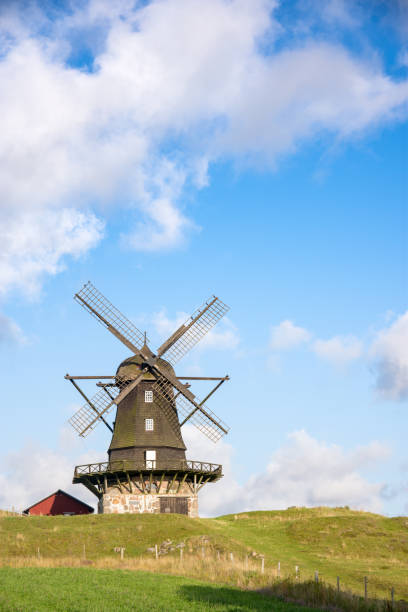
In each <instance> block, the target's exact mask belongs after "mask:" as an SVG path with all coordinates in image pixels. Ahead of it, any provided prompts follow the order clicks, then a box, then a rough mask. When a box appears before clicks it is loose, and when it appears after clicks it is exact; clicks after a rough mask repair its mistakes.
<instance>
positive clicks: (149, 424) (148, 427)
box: [145, 419, 154, 431]
mask: <svg viewBox="0 0 408 612" xmlns="http://www.w3.org/2000/svg"><path fill="white" fill-rule="evenodd" d="M153 429H154V422H153V419H145V430H146V431H153Z"/></svg>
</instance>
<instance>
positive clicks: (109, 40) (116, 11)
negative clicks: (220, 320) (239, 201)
mask: <svg viewBox="0 0 408 612" xmlns="http://www.w3.org/2000/svg"><path fill="white" fill-rule="evenodd" d="M6 4H7V3H6ZM17 4H18V3H17ZM133 4H134V3H131V2H127V1H123V2H115V3H113V4H112V3H109V2H105V1H104V2H101V1H100V0H98V1H91V2H89V3H86V4H81V3H80V4H77V5H76V7H75V8H74V9H73V10H72V11H71V14H69V15H68V14H63V12H62V11H61V12H60V13H58V12H57V11H55V20H54V21H53V22H52V21H50V20H49V19H48V17H47V16H46V14H45V12H44V11H42V10H41V3H38V4H32V5H31V8H30V13H29V18H27V14H26V13H24V14H23V13H22V12H21V13H19V9H18V6H17V5H13V6H12V7H11V8H7V7H5V8H2V15H1V17H2V18H1V23H0V45H1V46H2V48H1V49H0V52H1V60H0V82H1V83H2V87H1V95H0V134H1V137H0V158H1V164H0V203H1V204H0V225H1V226H2V227H4V226H7V227H9V230H8V231H7V232H6V238H7V237H8V238H9V239H6V240H5V242H3V244H2V247H1V253H2V255H1V257H2V268H3V269H2V278H4V280H5V284H4V287H5V289H4V291H6V290H8V289H9V288H12V287H17V286H19V287H23V288H26V289H27V290H28V291H33V290H34V289H35V287H36V286H38V284H39V283H40V282H41V277H42V275H43V274H50V273H51V274H55V273H56V272H57V271H58V270H59V269H60V268H61V261H62V260H63V259H64V258H66V256H76V255H77V254H78V253H83V252H86V251H87V250H88V249H90V248H92V246H94V245H95V244H96V242H97V241H98V240H100V239H101V236H102V232H101V229H100V226H99V227H98V226H97V220H96V219H97V217H98V216H100V215H102V214H103V215H104V216H105V217H109V215H110V214H113V212H111V210H110V208H114V209H116V208H117V207H120V208H122V209H123V210H125V211H126V214H127V217H128V223H127V225H128V227H129V230H128V235H127V236H126V237H125V238H124V240H125V241H126V243H127V244H128V245H129V246H130V247H131V248H135V249H139V250H147V251H151V250H158V249H161V248H166V249H168V248H174V247H176V246H178V245H180V244H182V243H183V242H184V240H185V238H186V235H188V234H190V233H191V231H194V228H195V225H194V222H193V221H192V220H191V219H189V217H188V215H187V214H186V212H185V211H184V210H183V208H182V207H181V205H180V202H181V199H182V196H183V193H184V190H185V188H186V187H187V186H190V185H193V186H195V187H196V188H197V187H200V186H202V185H204V184H206V181H207V180H208V174H207V168H208V164H210V163H211V162H213V161H215V160H217V159H219V158H220V157H223V158H229V159H231V158H242V159H247V158H248V157H249V158H251V157H252V156H254V157H258V156H261V157H262V158H264V159H266V160H268V161H270V162H271V163H274V162H275V160H276V159H277V158H278V157H279V156H281V155H282V154H286V153H290V152H292V151H294V150H296V149H297V148H298V147H299V146H300V145H301V143H303V142H304V141H305V140H307V139H310V138H314V137H316V136H317V135H321V134H322V133H329V134H332V135H334V136H335V137H338V138H348V137H351V136H354V135H355V134H360V133H361V132H362V131H363V130H365V129H366V128H368V127H370V126H374V125H376V124H378V123H379V122H384V121H389V120H393V119H398V118H399V117H401V116H402V115H401V113H402V112H403V110H402V109H403V107H404V105H405V104H406V102H407V99H408V84H407V83H406V82H403V81H393V80H392V79H390V78H389V77H388V76H387V75H386V74H385V73H384V72H383V71H382V69H381V67H380V66H378V65H377V64H375V63H374V62H373V63H370V62H368V61H361V60H360V59H358V58H357V57H356V56H353V55H352V54H351V53H349V52H348V51H347V50H346V49H345V48H343V47H342V46H340V45H339V44H330V43H322V42H315V41H313V40H312V39H310V38H309V39H302V42H301V43H299V44H296V41H295V42H293V41H292V46H291V47H290V48H286V49H285V48H284V49H283V50H280V51H276V50H274V48H273V43H274V41H275V40H276V38H277V36H278V35H279V32H280V31H281V29H280V25H279V24H278V23H277V22H276V20H275V18H274V16H273V9H274V8H275V6H276V5H277V3H276V2H274V1H272V0H269V1H268V0H207V2H204V3H203V2H200V0H160V1H159V0H155V1H152V2H150V3H149V4H147V5H143V4H144V3H142V4H137V5H136V8H135V9H134V10H132V6H133ZM343 5H344V3H342V2H340V0H337V1H336V2H334V1H332V2H331V3H330V7H331V8H330V11H331V15H332V16H333V15H334V17H336V19H337V20H339V16H340V17H342V16H343V17H342V18H343V22H344V14H345V12H344V10H343V8H342V7H343ZM23 10H24V11H26V7H24V9H23ZM266 38H267V39H268V45H269V48H270V49H271V51H270V53H269V54H268V55H264V54H262V52H261V50H260V49H261V47H262V46H261V45H259V42H260V41H262V40H265V39H266ZM86 44H87V45H89V49H91V52H92V53H93V54H94V62H93V65H92V66H91V70H89V69H88V68H89V67H80V68H75V67H74V65H73V59H72V58H73V56H74V55H75V53H77V54H79V55H80V53H79V51H80V50H81V45H86ZM84 55H85V54H84ZM73 206H75V209H76V210H74V209H73ZM91 209H92V210H93V215H94V216H92V214H91V212H90V210H91ZM61 210H65V211H67V210H71V212H70V213H69V214H70V215H71V220H72V218H73V216H74V215H77V217H76V222H75V221H73V223H74V225H75V223H76V224H78V223H79V225H80V226H81V229H79V228H78V229H77V232H79V234H80V235H81V236H79V235H78V237H77V238H76V239H74V241H73V242H74V245H73V246H72V247H69V246H65V248H60V247H59V246H58V241H57V240H53V239H52V238H49V237H48V236H47V246H46V247H45V250H46V252H47V256H43V254H42V253H41V252H39V251H41V249H40V246H39V245H40V244H41V242H42V238H43V237H44V236H46V234H47V232H51V235H52V234H53V233H54V232H57V233H58V231H59V230H57V227H58V225H59V223H62V224H63V220H62V219H61V218H60V219H59V222H57V218H58V214H61V215H62V216H63V215H64V214H68V213H66V212H65V213H58V211H61ZM79 211H82V212H79ZM78 215H84V217H83V218H82V221H79V217H78ZM95 215H96V216H95ZM40 217H41V222H40V221H39V218H40ZM47 217H50V219H51V222H50V224H51V226H52V227H51V228H50V227H48V225H47V221H46V219H47ZM26 219H28V221H25V220H26ZM21 223H22V225H23V226H24V227H25V228H26V231H28V229H27V225H31V224H32V223H33V229H32V231H30V232H29V237H28V238H24V237H22V236H21V232H19V230H18V228H19V226H20V224H21ZM72 231H73V230H72V229H68V230H66V233H64V231H60V234H59V237H62V242H63V243H64V244H65V245H66V244H67V242H70V237H71V236H72ZM14 232H15V233H16V235H17V236H18V239H19V240H20V241H21V240H22V242H23V243H24V255H23V256H22V258H20V260H19V262H18V265H19V266H20V269H21V274H20V272H18V273H15V274H13V272H12V270H11V268H10V261H11V260H12V256H13V253H14V252H15V250H14V247H13V246H12V241H11V240H10V237H9V235H12V234H14ZM31 272H33V274H34V280H33V281H31V278H32V276H31Z"/></svg>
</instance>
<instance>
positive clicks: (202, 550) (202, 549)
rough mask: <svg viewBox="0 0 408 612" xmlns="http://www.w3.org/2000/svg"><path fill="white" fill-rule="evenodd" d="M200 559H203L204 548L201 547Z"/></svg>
mask: <svg viewBox="0 0 408 612" xmlns="http://www.w3.org/2000/svg"><path fill="white" fill-rule="evenodd" d="M201 557H202V559H204V557H205V550H204V546H202V547H201Z"/></svg>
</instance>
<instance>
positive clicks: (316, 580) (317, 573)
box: [315, 570, 319, 582]
mask: <svg viewBox="0 0 408 612" xmlns="http://www.w3.org/2000/svg"><path fill="white" fill-rule="evenodd" d="M315 582H319V572H318V571H317V570H316V571H315Z"/></svg>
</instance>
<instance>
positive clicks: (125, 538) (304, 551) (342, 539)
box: [0, 508, 408, 609]
mask: <svg viewBox="0 0 408 612" xmlns="http://www.w3.org/2000/svg"><path fill="white" fill-rule="evenodd" d="M165 540H171V544H170V545H169V546H167V547H166V551H168V553H167V555H166V558H167V559H168V560H169V561H171V558H172V557H173V558H174V561H176V560H177V559H178V558H179V548H177V547H176V545H177V544H181V543H184V545H185V546H184V555H185V556H184V559H185V561H186V565H185V569H184V570H183V569H180V568H179V569H178V570H177V571H180V572H181V573H183V572H184V573H185V574H186V575H190V576H193V577H199V578H202V579H207V578H206V575H205V568H204V567H203V568H202V570H200V572H201V573H197V572H192V568H193V569H194V564H195V562H194V559H197V560H198V559H201V557H202V556H203V555H204V557H205V559H206V560H207V559H208V560H211V559H216V558H217V555H220V558H221V561H222V559H229V553H231V552H232V553H233V555H234V563H235V565H236V566H240V567H241V568H242V567H243V563H244V559H245V556H246V555H249V558H250V560H251V563H252V567H253V568H255V570H256V571H260V564H261V560H260V556H259V555H261V554H262V555H264V557H265V573H266V574H268V575H272V573H273V571H275V573H276V567H277V563H278V562H280V564H281V577H282V578H285V577H287V576H289V577H290V576H292V577H293V576H294V573H295V565H298V566H299V569H300V580H301V581H303V580H307V579H310V578H312V577H313V575H314V572H315V571H316V570H317V571H318V572H319V578H320V579H322V580H324V581H325V582H326V583H328V584H333V585H334V584H335V583H336V577H337V576H340V581H341V587H342V588H343V589H348V590H352V591H353V592H355V593H357V594H362V593H363V588H364V587H363V579H364V576H367V577H368V592H369V596H371V597H384V598H389V596H390V590H391V588H392V587H394V589H395V597H396V599H407V600H408V518H406V517H400V518H386V517H383V516H380V515H374V514H369V513H363V512H354V511H351V510H348V509H347V508H336V509H333V508H313V509H306V508H292V509H288V510H285V511H272V512H248V513H244V514H238V515H229V516H223V517H219V518H216V519H189V518H187V517H184V516H181V515H100V516H98V515H95V516H94V515H87V516H76V517H62V516H59V517H28V518H25V517H24V518H23V517H18V516H3V517H0V565H12V564H13V563H15V564H16V563H17V562H21V563H22V564H28V565H29V564H30V559H32V560H33V562H34V559H35V557H36V556H37V554H38V553H37V551H38V549H39V551H40V556H41V558H42V559H44V560H45V559H47V560H49V561H50V560H51V561H52V560H54V561H55V563H57V562H58V560H60V561H61V562H62V563H64V561H63V560H64V559H71V560H77V561H78V562H79V560H80V559H82V558H83V556H84V547H85V556H86V558H87V560H89V562H92V563H94V564H95V566H99V567H104V563H105V561H104V560H106V559H107V558H110V559H114V560H115V562H116V563H118V562H119V555H118V554H117V553H114V552H113V549H114V548H115V547H121V546H123V547H125V548H126V550H125V560H124V565H125V566H126V562H128V563H130V562H131V561H132V560H134V561H135V562H136V560H138V559H139V561H140V563H142V562H143V559H146V560H147V561H148V562H149V564H150V565H149V570H151V571H155V569H154V568H155V565H154V553H152V552H148V551H147V549H148V548H150V547H154V545H155V544H158V545H160V544H162V543H163V542H164V541H165ZM172 548H174V550H171V549H172ZM162 550H164V547H162ZM253 553H256V556H255V555H254V554H253ZM189 555H190V557H191V559H193V561H192V562H190V565H188V563H187V559H188V556H189ZM21 563H20V565H21ZM195 565H196V566H197V567H198V563H196V564H195ZM141 566H142V567H143V564H142V565H140V564H139V566H138V567H139V568H140V567H141ZM258 566H259V568H258ZM107 567H109V565H108V566H107ZM129 567H130V566H129ZM134 567H135V569H137V567H136V566H134ZM169 567H170V566H168V567H167V570H166V568H165V567H164V566H162V565H161V564H157V570H158V571H169V569H168V568H169ZM188 567H189V568H190V570H188ZM257 568H258V569H257ZM82 569H87V568H81V570H79V571H82ZM14 571H17V570H14ZM19 571H20V570H19ZM24 571H25V570H24ZM99 571H101V570H99ZM189 571H190V574H189V573H188V572H189ZM197 571H198V570H197ZM170 573H175V571H173V570H171V571H170ZM214 573H215V576H214ZM92 575H93V574H92ZM231 576H232V574H231ZM161 580H164V578H161ZM208 580H209V581H212V582H214V581H215V582H217V581H218V582H220V583H221V582H224V583H230V584H232V582H230V581H231V580H232V578H231V577H230V575H229V574H228V576H227V574H225V575H223V573H222V572H219V571H218V570H217V569H215V570H212V575H211V576H210V575H209V577H208ZM235 584H239V583H235ZM253 584H254V582H252V583H251V584H250V583H244V584H243V586H247V587H248V586H249V587H251V586H252V587H253ZM260 586H262V585H261V584H260ZM78 609H80V608H78ZM158 609H160V608H158ZM169 609H170V608H169ZM179 609H184V608H179ZM197 609H200V608H197ZM219 609H224V608H219ZM225 609H228V608H225ZM237 609H240V608H237ZM243 609H246V608H243ZM256 609H258V608H256ZM259 609H262V608H259ZM270 609H271V608H270Z"/></svg>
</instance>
